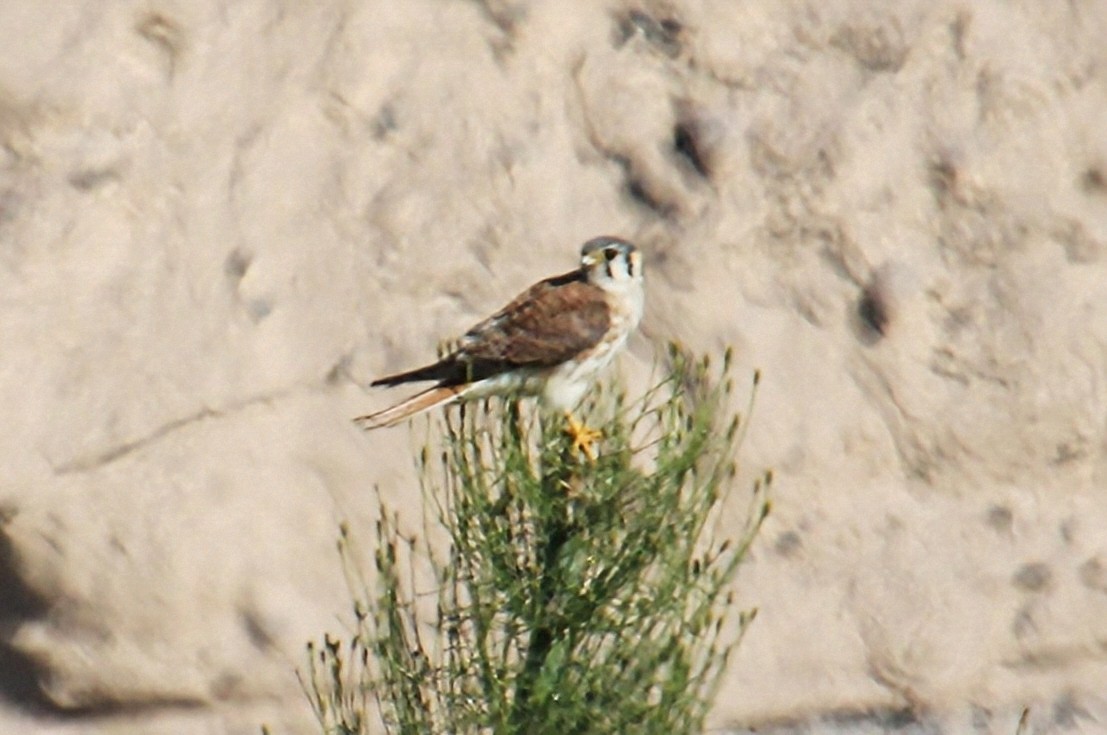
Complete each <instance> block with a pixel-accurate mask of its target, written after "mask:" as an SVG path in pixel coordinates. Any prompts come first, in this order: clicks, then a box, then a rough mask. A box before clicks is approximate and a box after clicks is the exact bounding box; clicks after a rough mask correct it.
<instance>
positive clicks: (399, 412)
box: [354, 385, 469, 431]
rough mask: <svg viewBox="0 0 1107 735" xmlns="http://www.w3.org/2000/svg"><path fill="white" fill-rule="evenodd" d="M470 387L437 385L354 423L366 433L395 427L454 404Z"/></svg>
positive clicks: (360, 418) (360, 417) (359, 418)
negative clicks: (427, 412)
mask: <svg viewBox="0 0 1107 735" xmlns="http://www.w3.org/2000/svg"><path fill="white" fill-rule="evenodd" d="M468 387H469V386H466V385H436V386H433V387H431V388H427V389H426V390H425V391H423V392H421V393H416V394H415V395H413V396H412V397H411V398H408V399H407V400H404V401H401V402H400V403H397V404H396V405H395V406H392V407H391V408H386V409H384V410H383V411H377V412H376V413H371V414H367V415H365V416H358V417H357V418H356V419H354V423H356V424H357V425H358V426H360V427H361V428H363V429H365V430H366V431H369V430H370V429H380V428H382V427H385V426H394V425H396V424H398V423H400V422H401V421H403V420H404V419H406V418H408V417H410V416H414V415H415V414H418V413H422V412H423V411H429V410H431V409H432V408H435V407H436V406H445V405H448V404H450V403H453V402H454V401H456V400H458V399H459V398H461V397H462V395H464V394H465V391H466V389H467V388H468Z"/></svg>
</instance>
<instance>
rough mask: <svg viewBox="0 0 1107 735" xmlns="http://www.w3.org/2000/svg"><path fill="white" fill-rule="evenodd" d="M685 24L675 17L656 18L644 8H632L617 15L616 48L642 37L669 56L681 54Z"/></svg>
mask: <svg viewBox="0 0 1107 735" xmlns="http://www.w3.org/2000/svg"><path fill="white" fill-rule="evenodd" d="M683 31H684V25H683V24H682V23H681V22H680V21H679V20H677V19H676V18H673V17H664V18H656V17H654V16H653V15H650V14H649V13H646V12H644V11H642V10H631V11H630V12H629V13H626V14H625V15H622V16H617V17H616V23H615V41H614V46H615V48H621V47H622V46H624V45H626V43H627V42H628V41H630V40H631V39H632V38H635V37H639V38H642V39H643V40H644V41H645V42H646V43H647V44H649V45H650V46H651V47H652V48H655V49H657V50H658V51H660V52H661V53H663V54H665V55H666V56H668V57H669V58H673V57H675V56H677V55H678V54H680V51H681V49H682V48H683V46H684V44H683V42H682V40H681V33H682V32H683Z"/></svg>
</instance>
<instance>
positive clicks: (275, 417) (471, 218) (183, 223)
mask: <svg viewBox="0 0 1107 735" xmlns="http://www.w3.org/2000/svg"><path fill="white" fill-rule="evenodd" d="M830 5H833V7H828V6H830ZM1104 38H1107V6H1104V5H1103V3H1100V2H1092V1H1090V0H1089V1H1087V2H1072V3H1051V4H1042V3H1030V2H999V0H982V1H980V2H976V1H973V2H970V1H969V0H945V1H943V2H924V1H923V0H918V1H917V2H911V1H909V2H900V3H892V4H889V3H882V2H877V1H876V0H851V1H850V2H842V3H808V2H788V3H778V2H747V3H735V2H731V1H730V0H707V1H703V2H691V1H688V2H684V1H676V0H674V1H673V2H648V1H646V2H639V3H629V2H628V3H624V2H607V3H598V2H591V1H588V0H572V1H570V0H558V2H552V1H550V2H538V1H533V2H527V1H524V0H519V1H517V2H497V1H487V2H467V1H463V0H450V1H443V0H411V1H410V2H404V3H394V2H365V1H359V2H354V1H353V0H349V1H343V0H334V1H333V2H322V3H285V2H280V1H279V0H242V2H236V3H220V2H190V3H185V2H162V3H156V4H150V3H139V2H122V3H112V4H104V3H95V2H85V3H81V2H72V3H66V4H57V3H40V2H35V1H34V0H9V2H6V3H3V4H0V48H3V49H5V52H4V53H3V54H0V266H2V267H0V335H2V336H3V345H4V346H3V359H2V360H0V397H2V399H3V402H4V406H5V411H4V417H5V420H4V422H3V426H2V427H0V458H2V466H3V467H4V470H5V471H4V473H3V477H2V478H0V731H3V732H5V733H9V732H10V733H16V734H21V733H32V732H34V733H40V732H57V733H72V732H101V731H108V730H110V731H111V732H128V731H131V732H143V733H146V732H166V733H178V732H193V731H195V732H256V731H257V724H258V723H260V722H268V723H270V724H272V725H274V728H275V729H274V731H281V730H284V731H290V732H311V731H312V723H311V720H310V714H309V712H308V710H307V704H306V700H305V699H304V698H303V696H302V695H301V694H300V692H299V689H298V685H297V683H296V679H295V674H294V670H295V667H296V666H297V665H299V664H300V663H301V660H302V650H303V645H304V643H305V642H306V641H307V640H308V639H312V638H318V637H319V636H320V635H321V633H322V632H323V631H324V630H335V629H337V627H338V626H339V625H340V623H339V618H340V616H342V615H344V614H345V611H346V610H347V602H348V595H347V592H346V589H345V586H344V583H343V579H342V572H341V568H340V566H339V563H338V557H337V554H336V553H335V550H334V541H335V538H336V534H337V524H338V522H339V521H340V520H343V519H345V520H349V521H350V522H351V524H352V525H353V526H354V527H355V528H363V529H366V530H368V529H371V527H372V526H371V519H372V517H373V513H374V512H375V511H374V507H375V506H374V503H375V501H374V496H373V494H372V492H371V489H372V487H373V486H374V484H379V485H380V486H381V491H382V493H383V494H384V495H385V496H386V497H387V498H388V499H389V500H390V502H392V503H393V504H394V505H398V506H400V507H401V508H402V509H403V510H404V511H405V512H412V513H414V512H416V511H417V508H418V503H419V499H418V492H417V490H416V485H415V482H414V476H413V473H412V471H411V462H410V459H409V456H410V451H409V450H410V447H411V442H410V440H409V438H408V435H407V434H406V432H404V431H403V430H398V431H393V432H390V433H389V432H378V433H375V434H372V435H369V436H363V435H361V434H359V433H358V432H357V431H356V430H355V429H354V428H353V427H352V426H351V424H350V423H349V421H348V419H349V418H350V417H352V416H354V415H356V414H357V413H361V412H364V411H366V410H369V409H372V408H378V407H381V406H383V405H384V404H385V403H387V401H388V400H389V399H390V398H391V397H392V396H391V395H380V394H365V393H363V392H362V391H361V390H360V389H358V388H357V387H356V384H357V383H364V382H365V381H366V380H367V379H368V378H369V377H371V376H374V375H378V374H381V373H383V372H387V371H389V370H395V369H402V368H405V367H410V366H412V365H414V364H416V363H418V362H419V361H420V360H422V359H424V358H427V357H429V356H430V355H432V354H433V352H434V346H435V344H436V342H437V341H438V340H439V339H440V338H445V337H450V336H454V335H456V334H458V333H460V332H461V331H463V330H464V329H465V328H466V327H468V326H469V325H470V324H472V323H473V322H475V321H476V320H478V319H479V318H481V317H482V316H484V315H485V314H487V313H488V312H490V311H491V310H492V309H494V308H497V307H499V306H500V305H501V304H502V303H503V302H504V301H506V300H507V299H508V298H510V297H511V296H513V295H514V294H515V293H516V292H518V291H519V290H520V289H522V288H523V287H525V286H526V285H528V284H529V283H531V282H533V281H534V280H536V279H538V278H541V277H544V276H546V275H549V274H552V273H557V272H561V271H564V270H567V269H569V268H571V267H573V265H574V263H575V259H576V252H577V248H578V247H579V244H580V243H581V242H582V241H584V240H585V239H587V238H588V237H591V236H593V235H597V234H602V233H610V234H618V235H623V236H627V237H630V238H632V239H635V240H636V241H637V242H638V243H639V244H640V246H641V247H642V249H643V251H644V253H645V257H646V259H647V261H646V263H647V269H648V271H647V273H648V279H649V280H648V286H647V289H648V305H647V316H646V318H645V321H644V323H643V326H642V329H641V334H640V335H639V336H638V337H636V338H635V339H634V340H633V341H632V343H631V347H630V350H629V354H628V355H627V356H626V357H625V358H624V360H623V367H624V369H625V370H626V371H627V372H628V374H630V375H632V376H634V375H641V374H643V373H644V372H645V368H646V367H648V365H649V364H650V362H651V361H652V360H653V355H654V346H655V345H658V344H661V343H663V342H664V341H665V340H667V339H670V338H674V337H676V338H679V339H681V340H682V341H684V342H685V343H687V344H689V345H690V346H692V347H693V348H695V349H697V350H701V351H716V350H719V349H720V348H721V347H722V346H723V345H726V344H731V345H735V346H736V348H737V355H738V358H739V360H740V364H741V369H742V370H745V371H747V372H748V371H749V370H752V368H754V367H759V368H761V370H762V371H763V374H764V381H763V384H762V388H761V391H760V394H759V396H758V399H757V401H758V408H757V413H756V415H755V419H754V426H753V429H752V431H751V433H750V439H749V442H748V445H747V447H746V449H747V455H746V457H745V466H746V467H747V468H749V471H750V472H751V473H753V472H756V471H757V470H758V469H760V468H763V467H769V466H771V467H773V468H774V469H775V472H776V477H777V482H776V491H775V492H776V496H775V499H774V507H775V513H774V515H773V516H772V517H771V519H770V521H769V523H768V524H767V526H766V528H765V530H764V532H763V535H762V536H761V538H760V540H759V542H758V545H757V546H756V548H755V550H754V554H753V559H752V560H751V562H750V564H748V565H747V566H746V567H745V568H744V569H743V571H742V573H741V575H740V578H739V580H738V586H739V592H740V597H741V599H742V603H743V604H745V605H756V606H758V607H759V608H760V615H759V616H758V619H757V621H756V623H755V625H754V627H753V628H752V629H751V630H750V633H749V635H748V636H747V638H746V640H745V642H744V643H743V647H742V649H741V650H740V652H739V655H738V656H737V657H736V659H735V661H734V663H733V666H732V668H731V670H730V671H729V672H728V676H727V679H726V681H725V683H724V688H723V691H722V693H721V695H720V698H719V703H718V706H717V708H716V712H715V715H714V722H715V724H717V725H718V726H719V727H720V728H723V729H724V730H726V731H734V732H740V731H743V728H749V727H755V726H756V727H759V728H760V729H759V731H761V732H766V731H781V732H786V731H790V730H795V729H798V728H813V729H810V730H804V731H805V732H810V731H819V732H823V731H825V732H858V731H865V732H883V731H895V730H896V729H897V728H902V727H904V726H905V723H908V724H909V723H911V722H912V721H913V718H914V719H916V720H918V721H919V726H920V727H931V726H933V727H944V728H946V729H947V730H948V731H951V732H962V731H965V732H968V731H979V732H991V731H993V730H995V731H999V732H1014V729H1015V723H1016V720H1017V719H1018V716H1019V714H1020V713H1021V712H1022V710H1023V708H1024V707H1027V706H1029V707H1030V715H1029V717H1030V723H1031V724H1032V726H1034V727H1036V728H1038V730H1037V731H1038V732H1050V731H1054V730H1059V729H1066V728H1067V729H1072V728H1083V731H1086V732H1095V731H1102V730H1104V729H1107V725H1104V724H1103V723H1105V722H1107V699H1105V698H1104V696H1105V695H1104V693H1105V692H1107V658H1105V656H1104V653H1103V644H1102V642H1103V641H1104V640H1107V530H1105V529H1107V503H1105V502H1104V492H1105V490H1107V461H1105V459H1107V442H1105V431H1107V389H1105V388H1104V386H1105V385H1107V260H1105V258H1107V127H1105V126H1104V123H1103V119H1104V112H1105V111H1107V45H1105V44H1104V43H1103V39H1104ZM66 712H67V713H70V714H69V715H67V716H65V717H60V716H59V713H66ZM136 713H137V714H136Z"/></svg>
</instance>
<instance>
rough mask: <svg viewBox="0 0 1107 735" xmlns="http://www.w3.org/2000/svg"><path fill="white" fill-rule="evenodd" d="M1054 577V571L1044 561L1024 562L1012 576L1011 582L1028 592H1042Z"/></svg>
mask: <svg viewBox="0 0 1107 735" xmlns="http://www.w3.org/2000/svg"><path fill="white" fill-rule="evenodd" d="M1052 579H1053V572H1051V571H1050V570H1049V566H1048V565H1047V564H1045V563H1044V562H1040V561H1035V562H1029V563H1027V564H1023V565H1022V566H1021V567H1019V569H1018V571H1016V572H1015V574H1014V576H1013V577H1011V584H1013V585H1014V586H1016V587H1018V588H1019V589H1021V590H1026V591H1027V592H1041V591H1042V590H1044V589H1045V588H1046V587H1047V586H1048V585H1049V583H1050V581H1051V580H1052Z"/></svg>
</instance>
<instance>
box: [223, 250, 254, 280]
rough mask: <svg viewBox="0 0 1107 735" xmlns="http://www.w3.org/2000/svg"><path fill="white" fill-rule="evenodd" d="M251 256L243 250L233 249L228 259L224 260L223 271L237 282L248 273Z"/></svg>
mask: <svg viewBox="0 0 1107 735" xmlns="http://www.w3.org/2000/svg"><path fill="white" fill-rule="evenodd" d="M250 261H251V257H250V256H249V255H247V254H246V253H243V252H242V251H241V250H232V251H231V253H230V255H228V256H227V259H226V260H224V261H223V272H224V273H225V274H226V275H227V278H229V279H231V280H232V281H234V282H235V283H236V284H237V283H238V282H239V281H241V280H242V277H243V276H245V275H246V271H247V270H249V268H250Z"/></svg>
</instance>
